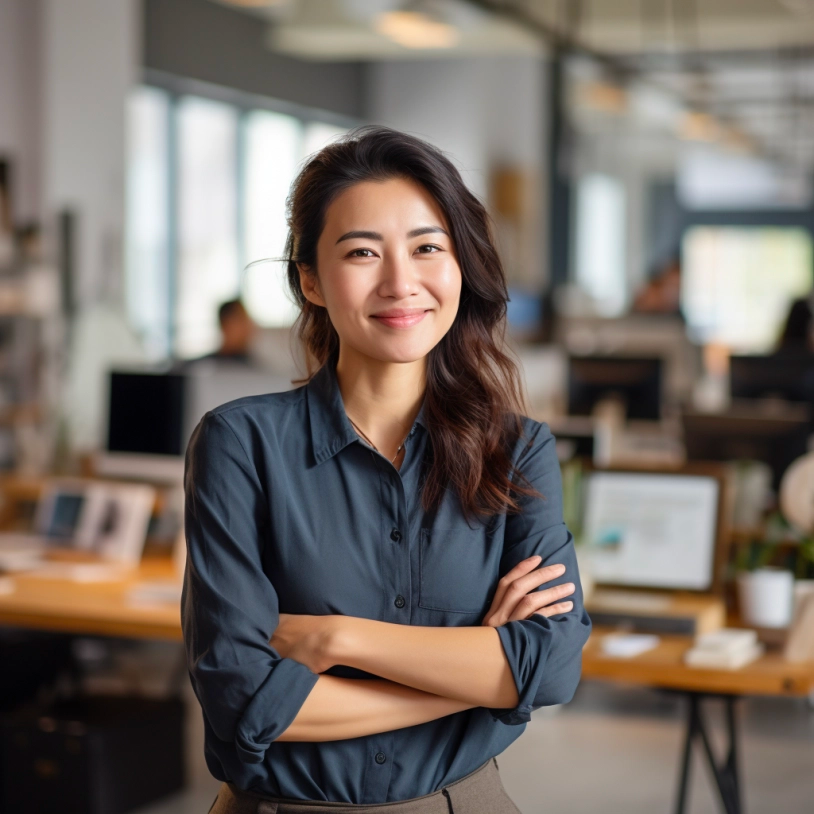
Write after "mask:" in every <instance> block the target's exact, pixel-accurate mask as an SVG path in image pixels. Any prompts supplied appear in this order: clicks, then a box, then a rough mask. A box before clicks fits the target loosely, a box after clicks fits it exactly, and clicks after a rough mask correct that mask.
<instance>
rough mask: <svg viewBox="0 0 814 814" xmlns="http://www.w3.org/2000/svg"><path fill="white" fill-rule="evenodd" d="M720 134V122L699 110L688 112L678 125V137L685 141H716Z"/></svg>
mask: <svg viewBox="0 0 814 814" xmlns="http://www.w3.org/2000/svg"><path fill="white" fill-rule="evenodd" d="M721 133H722V128H721V124H720V122H719V121H718V120H717V119H716V118H715V117H714V116H711V115H710V114H709V113H703V112H701V111H700V110H688V111H687V112H686V113H685V114H684V115H683V116H682V117H681V121H680V122H679V125H678V135H679V137H680V138H683V139H686V140H687V141H718V139H719V138H720V137H721Z"/></svg>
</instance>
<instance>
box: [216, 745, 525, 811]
mask: <svg viewBox="0 0 814 814" xmlns="http://www.w3.org/2000/svg"><path fill="white" fill-rule="evenodd" d="M351 812H365V814H521V811H520V809H519V808H518V807H517V806H516V805H515V804H514V803H513V802H512V800H511V798H510V797H509V795H508V794H507V793H506V790H505V789H504V788H503V783H502V781H501V779H500V774H499V773H498V766H497V760H496V759H495V758H491V759H490V760H488V761H486V763H484V764H483V766H481V767H480V768H479V769H475V771H474V772H471V773H470V774H468V775H466V776H464V777H461V778H460V779H459V780H455V781H454V782H453V783H450V784H449V785H448V786H444V787H443V788H441V789H438V791H434V792H432V793H431V794H425V795H423V796H421V797H412V798H410V799H409V800H398V801H396V802H393V803H365V804H363V805H353V804H352V803H333V802H324V801H311V800H291V799H287V798H284V797H261V796H260V795H258V794H255V793H254V792H249V791H243V790H241V789H239V788H237V787H236V786H235V785H234V784H232V783H224V784H223V785H222V786H221V787H220V791H219V792H218V796H217V798H216V799H215V802H214V803H213V804H212V807H211V808H210V810H209V814H351Z"/></svg>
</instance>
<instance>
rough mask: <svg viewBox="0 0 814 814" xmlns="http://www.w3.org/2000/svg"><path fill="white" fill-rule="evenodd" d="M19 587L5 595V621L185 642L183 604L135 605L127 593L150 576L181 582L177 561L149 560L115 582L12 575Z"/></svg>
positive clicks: (1, 617) (1, 597)
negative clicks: (182, 620) (129, 600)
mask: <svg viewBox="0 0 814 814" xmlns="http://www.w3.org/2000/svg"><path fill="white" fill-rule="evenodd" d="M11 579H12V580H13V583H14V590H13V592H11V593H7V594H6V593H0V624H3V625H14V626H17V627H27V628H36V629H38V630H55V631H64V632H68V633H76V634H80V635H81V634H88V635H102V636H125V637H130V638H137V639H163V640H168V641H179V642H180V641H181V640H182V636H181V610H180V603H179V602H174V603H171V602H163V603H154V604H149V605H148V604H132V603H130V602H128V600H127V592H128V591H129V590H130V589H131V588H132V587H133V586H134V585H136V584H137V583H139V582H141V581H144V580H147V581H150V582H153V581H162V582H163V581H166V582H173V581H175V582H178V581H180V579H179V577H178V576H176V574H175V571H174V566H173V563H172V560H170V559H168V558H165V557H161V558H152V559H147V558H144V559H142V561H141V564H140V566H139V567H138V568H136V569H134V570H133V571H132V572H131V573H130V574H129V575H128V576H127V577H125V578H123V579H120V580H116V581H112V582H74V581H71V580H67V579H57V578H53V577H47V578H46V577H37V576H33V575H30V574H26V573H25V572H21V573H17V574H14V575H12V576H11Z"/></svg>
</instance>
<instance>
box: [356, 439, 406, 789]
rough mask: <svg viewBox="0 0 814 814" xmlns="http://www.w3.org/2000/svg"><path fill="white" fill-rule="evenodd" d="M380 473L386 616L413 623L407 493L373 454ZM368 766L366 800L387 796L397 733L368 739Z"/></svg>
mask: <svg viewBox="0 0 814 814" xmlns="http://www.w3.org/2000/svg"><path fill="white" fill-rule="evenodd" d="M414 433H415V429H413V431H412V432H411V433H410V436H408V443H407V445H406V449H405V453H404V461H403V463H402V471H408V470H409V466H410V461H411V456H412V455H413V454H415V450H414V448H413V447H414V444H412V443H410V440H412V436H413V435H414ZM372 457H373V460H374V463H375V466H376V471H377V473H378V477H379V485H380V495H381V503H380V510H381V522H380V524H379V528H380V545H381V546H382V556H381V563H382V586H383V591H384V609H383V617H382V620H383V621H385V622H392V623H395V624H402V625H406V624H410V618H411V616H412V585H411V575H410V539H409V537H410V524H409V517H408V512H407V497H406V492H405V488H404V481H403V480H402V477H401V475H400V474H399V471H398V470H397V469H396V468H395V467H394V466H393V465H392V464H388V463H387V462H386V461H385V460H384V458H382V457H381V456H379V455H375V454H374V455H373V456H372ZM368 743H369V747H368V755H367V760H368V767H367V771H366V772H365V792H364V800H365V802H378V801H381V800H386V799H387V794H388V790H389V787H390V778H391V774H392V767H393V760H394V758H395V754H394V750H395V747H396V735H395V733H394V732H381V733H379V734H377V735H372V736H371V737H370V738H369V739H368Z"/></svg>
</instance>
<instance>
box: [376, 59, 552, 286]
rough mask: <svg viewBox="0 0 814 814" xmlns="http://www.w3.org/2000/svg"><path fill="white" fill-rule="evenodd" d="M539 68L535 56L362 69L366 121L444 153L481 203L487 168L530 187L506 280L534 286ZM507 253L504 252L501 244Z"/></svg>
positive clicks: (540, 261)
mask: <svg viewBox="0 0 814 814" xmlns="http://www.w3.org/2000/svg"><path fill="white" fill-rule="evenodd" d="M544 82H545V64H544V62H543V61H542V60H541V59H539V58H537V57H479V58H474V57H467V58H462V59H436V60H422V61H415V62H411V61H398V62H396V61H394V62H380V63H376V64H374V65H372V66H371V68H370V85H369V98H368V117H369V118H370V119H371V121H374V122H378V123H381V124H387V125H390V126H392V127H396V128H398V129H400V130H405V131H407V132H411V133H414V134H415V135H418V136H421V137H423V138H426V139H427V140H428V141H430V142H432V143H433V144H435V145H436V146H437V147H440V148H441V149H442V150H444V151H445V152H446V153H447V154H448V155H449V157H450V158H452V159H453V162H454V163H455V164H456V166H457V167H458V169H459V170H460V171H461V174H462V176H463V178H464V181H465V182H466V183H467V185H468V186H469V188H470V189H471V190H472V191H473V192H474V193H475V194H476V195H477V196H478V197H480V198H481V200H483V201H484V202H486V199H487V194H488V186H489V170H490V168H491V167H493V166H496V165H503V166H506V165H508V166H512V167H515V168H522V169H523V170H524V172H526V173H527V174H528V177H529V179H530V180H531V181H532V183H533V185H534V193H533V195H532V196H531V197H532V201H531V202H530V206H531V209H530V212H529V216H530V218H532V219H533V223H531V224H527V225H528V226H530V228H526V229H524V230H523V235H522V237H521V238H520V242H521V243H522V245H520V246H516V247H514V248H513V252H509V251H504V255H507V254H513V256H516V257H518V258H522V262H518V265H517V267H515V268H513V269H509V270H508V272H509V276H510V279H512V280H514V281H515V282H523V283H526V284H527V285H528V286H529V287H531V288H536V289H539V288H541V287H542V285H543V282H544V280H545V274H546V270H545V256H544V255H545V252H544V246H545V242H544V237H545V236H544V222H545V221H544V206H543V200H544V191H545V185H544V183H543V180H544V174H543V168H544V166H545V158H544V157H545V131H546V116H545V113H546V106H545V105H546V101H545V92H546V91H545V85H544ZM506 248H507V249H508V247H506Z"/></svg>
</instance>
